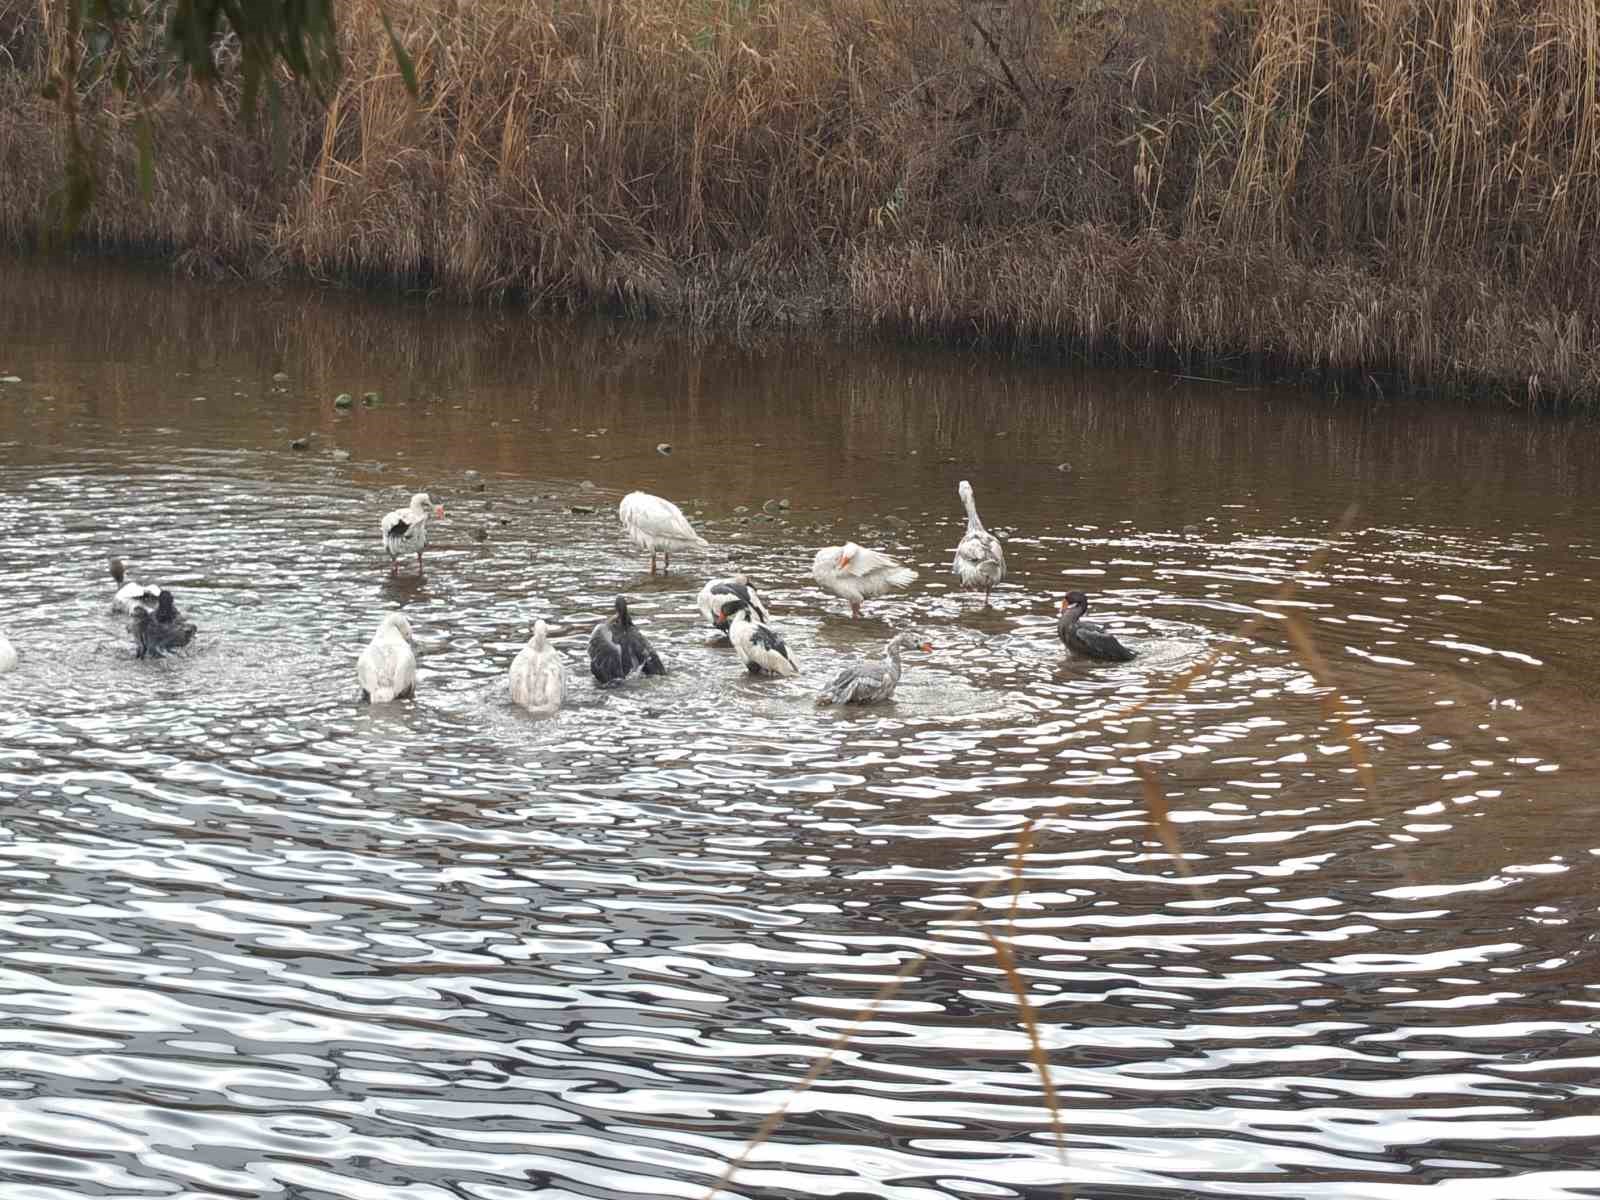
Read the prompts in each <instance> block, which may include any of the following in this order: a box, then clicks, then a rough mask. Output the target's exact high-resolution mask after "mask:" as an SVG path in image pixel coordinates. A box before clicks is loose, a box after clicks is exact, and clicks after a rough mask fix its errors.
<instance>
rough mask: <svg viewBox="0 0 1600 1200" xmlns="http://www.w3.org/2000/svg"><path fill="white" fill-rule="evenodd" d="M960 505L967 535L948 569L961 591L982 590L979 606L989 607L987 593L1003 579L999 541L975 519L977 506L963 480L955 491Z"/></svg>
mask: <svg viewBox="0 0 1600 1200" xmlns="http://www.w3.org/2000/svg"><path fill="white" fill-rule="evenodd" d="M956 492H957V494H958V495H960V497H961V503H963V504H965V505H966V506H967V532H966V534H965V535H964V536H963V537H962V539H961V541H960V543H959V544H958V545H957V546H956V559H955V562H954V563H953V564H952V566H951V569H952V570H953V571H954V572H955V573H956V577H957V578H958V579H960V580H961V583H962V585H963V586H965V587H969V588H975V587H981V588H983V603H984V604H985V605H986V606H987V605H988V603H989V591H990V589H991V588H993V587H994V585H995V584H997V583H999V582H1000V581H1001V580H1002V579H1004V578H1005V577H1006V555H1005V551H1004V550H1003V549H1002V548H1001V546H1000V539H999V538H997V537H995V536H994V534H992V533H990V532H989V531H988V530H987V529H985V528H984V527H983V522H982V521H980V520H979V519H978V503H977V501H976V500H974V499H973V498H972V485H971V484H970V483H968V482H967V481H966V480H965V479H963V480H962V481H961V486H960V487H958V488H957V489H956Z"/></svg>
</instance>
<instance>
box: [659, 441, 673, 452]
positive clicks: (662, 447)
mask: <svg viewBox="0 0 1600 1200" xmlns="http://www.w3.org/2000/svg"><path fill="white" fill-rule="evenodd" d="M656 453H657V454H671V453H672V443H671V442H657V443H656Z"/></svg>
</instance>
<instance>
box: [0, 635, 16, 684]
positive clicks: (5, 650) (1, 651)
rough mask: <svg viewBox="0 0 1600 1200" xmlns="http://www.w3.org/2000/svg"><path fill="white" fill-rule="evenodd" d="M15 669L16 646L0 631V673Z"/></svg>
mask: <svg viewBox="0 0 1600 1200" xmlns="http://www.w3.org/2000/svg"><path fill="white" fill-rule="evenodd" d="M16 669H17V648H16V647H15V646H13V645H12V644H11V643H10V641H8V640H7V639H6V635H5V634H3V633H0V675H4V674H5V673H6V672H7V671H15V670H16Z"/></svg>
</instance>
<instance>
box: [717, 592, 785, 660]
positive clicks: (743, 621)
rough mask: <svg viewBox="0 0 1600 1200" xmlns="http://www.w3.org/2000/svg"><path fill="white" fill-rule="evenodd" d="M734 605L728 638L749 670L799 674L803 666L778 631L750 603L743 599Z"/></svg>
mask: <svg viewBox="0 0 1600 1200" xmlns="http://www.w3.org/2000/svg"><path fill="white" fill-rule="evenodd" d="M734 609H735V611H734V613H733V619H732V620H731V621H730V622H729V623H728V639H729V640H730V641H731V642H732V643H733V648H734V651H735V652H736V653H737V654H738V655H739V661H740V662H742V663H743V664H744V665H745V666H746V667H748V668H749V669H750V674H752V675H798V674H799V673H800V668H799V667H798V666H797V665H796V664H795V661H794V659H793V658H792V657H791V656H790V654H789V647H787V646H785V645H784V644H783V638H781V637H779V636H778V631H777V630H776V629H774V628H773V627H772V626H771V625H768V624H767V623H766V622H765V621H764V620H762V619H761V618H759V617H757V616H756V614H755V610H754V609H752V608H751V607H750V606H749V605H748V604H745V603H743V602H742V601H741V602H740V603H738V604H736V605H735V606H734Z"/></svg>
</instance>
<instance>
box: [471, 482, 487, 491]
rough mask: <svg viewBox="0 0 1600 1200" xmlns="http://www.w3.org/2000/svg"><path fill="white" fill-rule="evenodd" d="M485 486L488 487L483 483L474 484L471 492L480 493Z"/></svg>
mask: <svg viewBox="0 0 1600 1200" xmlns="http://www.w3.org/2000/svg"><path fill="white" fill-rule="evenodd" d="M487 486H488V485H487V484H484V483H475V484H473V485H472V490H473V491H475V492H481V491H483V489H484V488H485V487H487Z"/></svg>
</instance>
